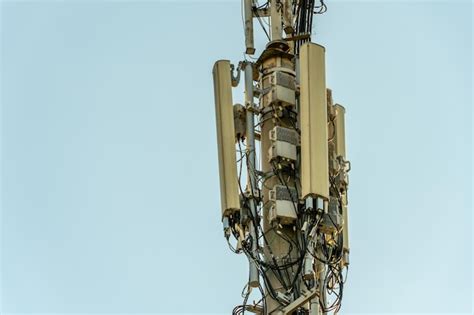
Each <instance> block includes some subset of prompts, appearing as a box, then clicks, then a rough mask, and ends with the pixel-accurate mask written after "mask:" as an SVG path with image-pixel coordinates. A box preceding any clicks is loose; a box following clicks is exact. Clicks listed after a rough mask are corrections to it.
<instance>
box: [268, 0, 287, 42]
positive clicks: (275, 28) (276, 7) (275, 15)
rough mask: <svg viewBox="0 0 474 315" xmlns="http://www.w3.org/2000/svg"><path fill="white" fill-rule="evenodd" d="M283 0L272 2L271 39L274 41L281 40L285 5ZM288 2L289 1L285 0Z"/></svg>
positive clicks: (272, 0)
mask: <svg viewBox="0 0 474 315" xmlns="http://www.w3.org/2000/svg"><path fill="white" fill-rule="evenodd" d="M281 1H282V0H271V2H270V26H271V29H270V37H271V39H272V41H274V40H280V39H281V35H282V34H281V23H282V16H281V14H282V12H283V4H282V2H281ZM284 1H288V0H284Z"/></svg>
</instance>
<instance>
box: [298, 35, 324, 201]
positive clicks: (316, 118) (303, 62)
mask: <svg viewBox="0 0 474 315" xmlns="http://www.w3.org/2000/svg"><path fill="white" fill-rule="evenodd" d="M324 54H325V51H324V47H322V46H320V45H316V44H313V43H306V44H304V45H303V46H301V49H300V106H301V109H300V122H301V189H302V197H303V198H305V197H307V196H313V197H314V196H318V197H321V198H323V199H326V200H328V198H329V170H328V131H327V98H326V74H325V60H324Z"/></svg>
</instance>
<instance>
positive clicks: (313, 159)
mask: <svg viewBox="0 0 474 315" xmlns="http://www.w3.org/2000/svg"><path fill="white" fill-rule="evenodd" d="M326 9H327V8H326V4H325V3H324V1H322V0H321V1H319V3H317V4H316V2H315V1H314V0H292V1H290V0H271V1H267V2H265V3H263V4H259V3H258V2H257V1H252V0H243V15H244V16H243V19H244V28H245V54H246V55H247V56H251V55H254V54H255V52H256V50H255V45H254V22H255V20H257V22H258V23H259V24H260V26H261V27H262V28H263V30H264V32H265V34H266V36H267V38H268V43H267V44H266V45H265V49H264V50H263V51H262V52H261V53H260V55H259V56H257V57H258V58H257V59H254V60H255V61H249V60H244V61H240V62H239V63H238V64H237V65H236V66H235V65H233V64H231V63H230V61H228V60H219V61H217V62H216V63H215V65H214V69H213V77H214V96H215V107H216V125H217V143H218V154H219V173H220V194H221V209H222V213H221V214H222V216H221V219H222V223H223V226H224V235H225V238H226V239H227V241H228V243H229V246H230V248H231V250H232V251H234V252H235V253H237V254H244V255H245V256H247V258H248V262H249V277H248V281H247V283H246V290H245V292H244V301H243V303H242V304H241V305H238V306H236V307H235V308H234V310H233V312H232V313H233V314H243V313H244V312H253V313H255V314H262V315H269V314H275V315H284V314H311V315H316V314H327V313H329V312H333V313H334V314H336V313H337V312H338V311H339V310H340V308H341V301H342V298H343V289H344V282H345V279H346V272H347V269H348V266H349V237H348V235H349V234H348V214H347V204H348V202H347V189H348V172H349V170H350V163H349V161H348V160H347V159H346V145H345V122H344V115H345V109H344V107H343V106H341V105H339V104H334V103H333V98H332V92H331V90H329V89H327V87H326V74H325V73H326V70H325V48H324V47H322V46H321V45H318V44H315V43H313V42H311V31H312V27H313V17H314V16H315V14H322V13H324V12H325V11H326ZM246 59H247V58H246ZM241 72H243V82H240V81H241V80H240V77H241V76H240V74H241ZM241 83H242V84H244V87H245V99H244V100H243V104H242V105H241V104H234V103H233V100H232V88H234V87H236V86H238V85H239V84H241ZM233 244H234V245H233ZM252 290H259V292H260V294H261V297H262V298H261V300H260V301H258V302H254V303H249V301H248V299H249V296H250V293H251V291H252Z"/></svg>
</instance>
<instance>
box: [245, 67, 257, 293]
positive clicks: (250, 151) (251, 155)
mask: <svg viewBox="0 0 474 315" xmlns="http://www.w3.org/2000/svg"><path fill="white" fill-rule="evenodd" d="M244 74H245V107H246V109H247V130H246V133H247V138H246V145H247V163H248V169H249V174H248V176H247V190H248V191H249V192H250V196H251V198H250V212H251V214H252V217H253V218H254V219H255V220H256V218H257V202H256V199H255V197H256V196H255V192H256V190H257V180H256V173H255V171H256V169H255V129H254V126H255V119H254V112H253V65H252V63H251V62H245V64H244ZM249 230H250V235H251V237H252V255H253V256H256V255H258V253H257V250H258V239H257V233H256V227H255V225H254V221H253V220H251V222H250V224H249ZM249 285H250V286H251V287H254V288H255V287H258V285H259V279H258V270H257V265H256V263H255V261H253V260H251V259H250V261H249Z"/></svg>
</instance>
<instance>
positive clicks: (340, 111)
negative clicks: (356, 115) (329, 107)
mask: <svg viewBox="0 0 474 315" xmlns="http://www.w3.org/2000/svg"><path fill="white" fill-rule="evenodd" d="M334 107H335V111H336V118H335V119H334V125H335V126H336V128H335V131H336V156H342V157H343V158H344V159H346V135H345V129H346V127H345V119H344V115H345V113H346V109H345V108H344V107H343V106H341V105H339V104H336V105H335V106H334Z"/></svg>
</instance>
